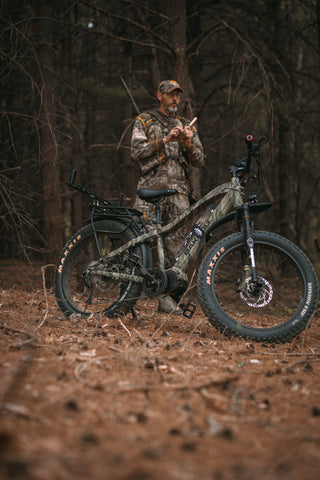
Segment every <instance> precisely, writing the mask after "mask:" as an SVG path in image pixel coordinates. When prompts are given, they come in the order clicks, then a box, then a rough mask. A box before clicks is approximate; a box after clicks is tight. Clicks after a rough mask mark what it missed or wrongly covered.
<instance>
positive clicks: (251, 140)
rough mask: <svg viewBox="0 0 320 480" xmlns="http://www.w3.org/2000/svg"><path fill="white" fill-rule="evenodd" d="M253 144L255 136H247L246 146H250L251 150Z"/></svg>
mask: <svg viewBox="0 0 320 480" xmlns="http://www.w3.org/2000/svg"><path fill="white" fill-rule="evenodd" d="M252 142H253V135H251V134H249V135H247V136H246V144H247V145H248V147H249V148H250V147H251V145H252Z"/></svg>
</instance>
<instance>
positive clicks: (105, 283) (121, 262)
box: [54, 220, 151, 317]
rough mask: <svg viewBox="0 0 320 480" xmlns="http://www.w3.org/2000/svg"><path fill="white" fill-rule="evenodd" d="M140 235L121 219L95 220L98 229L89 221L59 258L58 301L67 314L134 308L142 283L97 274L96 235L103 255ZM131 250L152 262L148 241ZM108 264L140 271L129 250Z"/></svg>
mask: <svg viewBox="0 0 320 480" xmlns="http://www.w3.org/2000/svg"><path fill="white" fill-rule="evenodd" d="M95 234H96V237H95ZM136 236H137V235H136V234H135V232H134V231H132V230H131V229H128V228H126V225H124V224H121V223H120V222H116V221H112V220H102V221H98V222H96V223H95V232H94V231H93V229H92V227H91V225H87V226H85V227H83V228H82V229H81V230H79V232H78V233H76V234H75V235H74V236H73V237H72V238H71V239H70V240H69V242H68V243H67V245H66V246H65V248H64V249H63V251H62V254H61V256H60V259H59V261H58V264H57V270H56V274H55V280H54V286H55V296H56V300H57V303H58V305H59V307H60V309H61V310H62V311H63V312H64V313H65V314H66V315H70V314H72V313H76V314H81V315H82V316H89V315H90V314H99V313H102V314H104V315H106V316H108V317H112V316H114V315H115V314H119V313H121V314H123V313H125V312H127V311H129V310H130V309H132V307H133V305H134V304H135V303H136V301H137V299H138V298H139V297H140V294H141V284H139V283H136V282H133V281H120V280H117V279H116V276H115V277H114V278H110V277H107V276H103V275H97V274H96V273H95V270H94V269H92V265H96V264H97V262H99V255H98V249H97V243H96V239H97V240H98V243H99V246H100V251H101V254H102V257H105V256H106V255H107V254H108V253H110V252H111V251H112V250H115V249H116V248H119V247H120V246H121V245H123V244H125V243H126V242H128V241H130V240H132V239H133V238H135V237H136ZM131 253H134V254H135V256H136V258H139V259H140V261H141V263H142V265H143V266H146V267H148V266H150V261H151V260H150V258H151V257H150V252H149V250H147V249H146V247H145V246H144V245H140V246H136V247H135V248H133V249H132V251H131ZM137 256H138V257H137ZM104 268H106V269H107V271H108V272H113V273H116V274H117V273H125V274H128V275H132V274H135V271H136V266H135V264H134V262H132V261H130V258H128V252H125V253H123V254H121V255H119V256H118V257H115V258H114V259H113V260H112V261H111V262H109V263H108V264H107V265H105V266H104Z"/></svg>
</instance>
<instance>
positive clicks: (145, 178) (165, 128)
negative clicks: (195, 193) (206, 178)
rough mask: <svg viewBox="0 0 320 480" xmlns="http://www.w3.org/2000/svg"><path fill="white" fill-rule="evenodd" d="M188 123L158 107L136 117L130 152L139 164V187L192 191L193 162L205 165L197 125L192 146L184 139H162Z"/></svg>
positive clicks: (197, 165) (186, 192)
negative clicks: (187, 145)
mask: <svg viewBox="0 0 320 480" xmlns="http://www.w3.org/2000/svg"><path fill="white" fill-rule="evenodd" d="M187 123H189V122H188V121H187V120H186V119H184V118H181V117H167V116H166V115H164V114H162V113H161V112H160V111H159V110H152V111H150V112H146V113H141V114H140V115H139V116H138V117H137V118H136V120H135V123H134V126H133V130H132V138H131V155H132V158H133V159H134V160H137V161H139V165H140V172H141V177H140V180H139V183H138V189H139V188H175V189H176V190H177V191H178V192H179V193H183V194H185V195H188V194H189V193H190V191H191V185H190V166H191V165H192V166H195V167H202V166H203V165H204V153H203V147H202V144H201V141H200V139H199V136H198V133H197V130H196V128H195V127H193V139H192V146H191V148H190V149H187V148H186V146H185V145H184V144H183V143H178V142H170V143H167V144H166V145H164V143H163V138H164V137H165V136H166V135H168V133H169V132H170V130H171V129H172V128H173V127H175V126H177V125H179V126H180V127H182V128H183V127H184V126H185V125H186V124H187Z"/></svg>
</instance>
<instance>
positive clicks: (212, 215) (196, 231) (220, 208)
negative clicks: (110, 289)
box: [90, 177, 243, 283]
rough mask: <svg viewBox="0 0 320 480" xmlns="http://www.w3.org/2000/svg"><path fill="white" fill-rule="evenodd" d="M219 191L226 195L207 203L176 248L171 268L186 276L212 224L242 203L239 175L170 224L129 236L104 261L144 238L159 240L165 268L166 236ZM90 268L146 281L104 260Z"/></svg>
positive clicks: (124, 279) (126, 279)
mask: <svg viewBox="0 0 320 480" xmlns="http://www.w3.org/2000/svg"><path fill="white" fill-rule="evenodd" d="M220 195H223V198H222V199H221V200H220V202H219V203H218V205H217V206H215V208H214V209H211V208H210V207H208V208H207V210H206V211H205V213H204V214H203V215H202V216H200V217H199V218H198V219H197V221H196V223H195V224H194V226H193V228H192V229H191V231H190V233H189V234H188V236H187V238H186V239H185V241H184V243H183V244H182V245H181V246H180V247H179V248H178V250H177V252H176V261H175V263H174V265H173V266H172V267H171V269H172V270H174V271H175V272H176V273H177V274H178V276H179V277H180V278H183V279H185V280H186V274H185V272H186V270H187V268H188V266H189V265H190V263H191V262H192V261H193V260H194V259H195V257H196V256H197V255H198V254H199V253H200V251H201V250H202V247H203V245H204V243H205V241H206V236H207V234H208V233H209V232H210V230H211V229H212V227H213V225H215V224H216V222H218V221H219V220H221V219H222V218H223V217H224V215H226V214H228V213H229V212H230V211H231V209H233V208H235V209H236V208H239V207H241V206H242V204H243V187H242V186H241V185H240V181H239V179H238V178H237V177H232V178H231V180H230V182H227V183H224V184H222V185H220V186H218V187H216V188H214V189H213V190H211V191H210V192H209V193H207V194H206V195H205V196H204V197H203V198H201V199H200V200H198V202H196V203H195V204H194V205H192V206H191V207H190V208H188V209H187V210H186V211H185V212H184V213H183V214H182V215H180V216H179V217H177V218H176V219H175V220H173V221H172V222H170V223H168V224H167V225H165V226H161V224H159V223H157V224H156V225H155V227H154V228H153V229H152V230H151V231H150V232H148V233H144V234H142V235H140V236H138V237H136V238H134V239H133V240H130V241H129V242H127V243H126V244H124V245H122V246H121V247H119V248H117V249H116V250H113V251H112V252H111V253H109V254H108V255H106V256H105V257H104V258H103V263H104V262H108V261H109V260H111V259H113V258H115V257H116V256H117V255H120V254H121V253H123V252H125V251H126V250H128V249H130V248H133V247H136V246H137V245H141V244H143V243H145V242H148V243H149V242H152V241H156V243H157V253H158V263H159V268H160V269H162V270H164V263H165V262H164V247H163V237H165V236H166V235H169V234H170V233H171V232H173V231H174V230H175V229H176V228H179V227H180V226H181V225H182V223H183V221H184V220H185V219H186V218H187V217H189V216H190V215H191V214H192V213H193V212H194V211H195V210H197V209H199V208H200V207H201V206H202V205H205V204H207V203H208V202H210V201H211V200H213V199H214V198H216V197H218V196H220ZM99 267H100V268H99ZM90 271H91V272H92V271H94V273H95V274H99V275H103V276H104V277H109V278H116V279H118V280H123V281H134V282H137V283H142V281H143V276H141V277H140V276H137V275H127V274H122V273H119V272H107V271H105V270H104V269H103V268H102V269H101V261H94V262H93V263H91V264H90Z"/></svg>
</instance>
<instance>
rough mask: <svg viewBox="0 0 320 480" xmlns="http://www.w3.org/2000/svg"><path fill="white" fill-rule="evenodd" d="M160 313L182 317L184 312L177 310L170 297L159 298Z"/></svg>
mask: <svg viewBox="0 0 320 480" xmlns="http://www.w3.org/2000/svg"><path fill="white" fill-rule="evenodd" d="M158 312H162V313H173V314H174V315H182V310H180V309H179V308H177V307H176V306H175V304H174V303H173V300H172V298H171V297H170V296H169V295H164V296H163V297H159V307H158Z"/></svg>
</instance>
